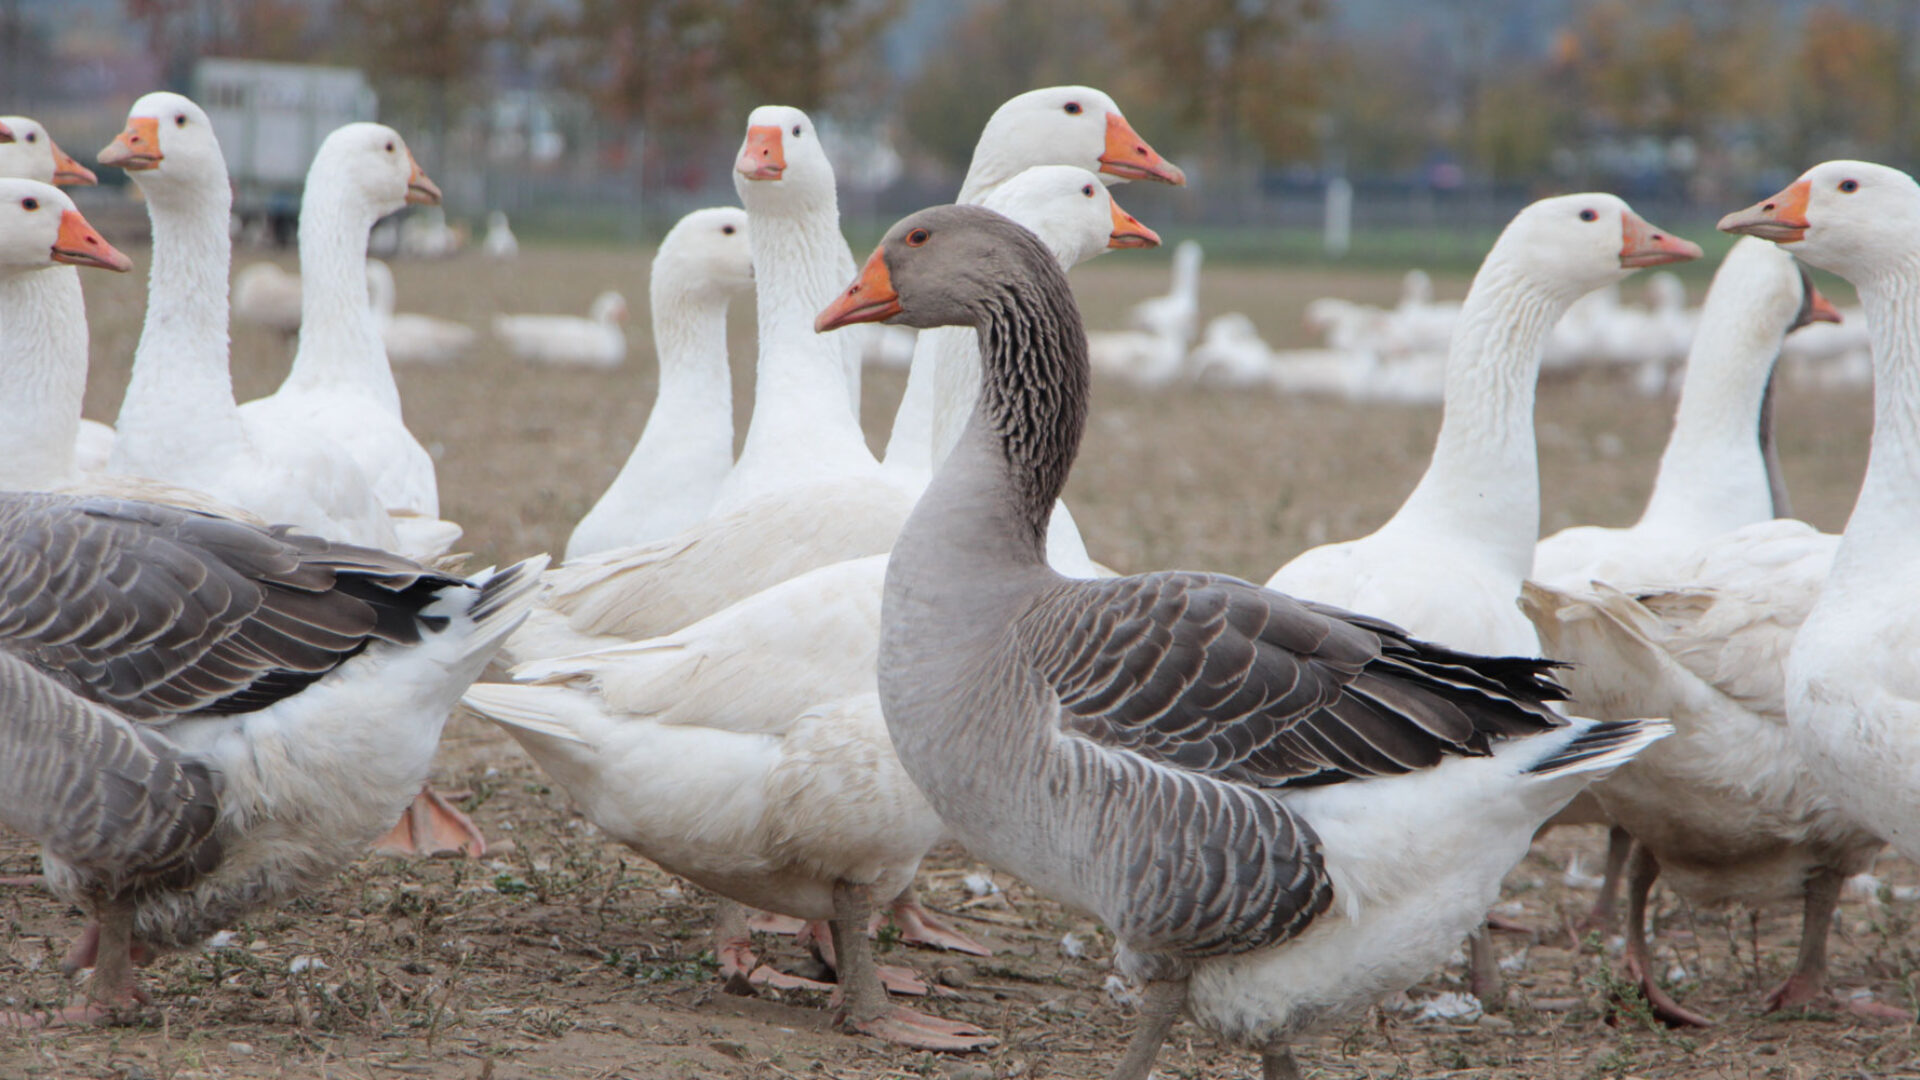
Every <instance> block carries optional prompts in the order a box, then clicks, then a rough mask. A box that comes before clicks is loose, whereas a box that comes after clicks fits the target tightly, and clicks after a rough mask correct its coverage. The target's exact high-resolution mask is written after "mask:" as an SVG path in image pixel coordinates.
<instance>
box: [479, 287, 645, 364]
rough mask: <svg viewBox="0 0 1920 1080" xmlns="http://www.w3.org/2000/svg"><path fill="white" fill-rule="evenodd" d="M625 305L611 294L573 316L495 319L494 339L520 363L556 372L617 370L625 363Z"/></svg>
mask: <svg viewBox="0 0 1920 1080" xmlns="http://www.w3.org/2000/svg"><path fill="white" fill-rule="evenodd" d="M626 321H627V302H626V300H625V299H624V298H623V297H622V296H621V295H620V294H619V293H617V292H613V291H611V290H609V291H607V292H603V293H601V294H600V295H599V296H596V297H594V300H593V305H592V307H591V308H589V309H588V311H587V315H586V317H585V318H581V317H580V316H578V315H495V316H494V317H493V336H495V337H497V338H499V339H500V340H501V341H502V342H504V343H505V344H506V346H507V351H509V352H511V353H513V355H514V356H516V357H518V358H519V359H521V360H526V361H530V362H532V363H536V364H552V365H554V366H557V367H589V368H616V367H619V366H620V365H621V364H623V363H625V362H626V359H627V333H626V331H625V330H622V329H621V328H620V326H621V324H622V323H624V322H626Z"/></svg>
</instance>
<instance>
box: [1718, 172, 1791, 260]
mask: <svg viewBox="0 0 1920 1080" xmlns="http://www.w3.org/2000/svg"><path fill="white" fill-rule="evenodd" d="M1812 197H1813V181H1811V180H1795V181H1794V182H1793V183H1791V184H1788V185H1787V190H1785V191H1783V192H1781V193H1780V194H1778V195H1775V196H1774V197H1773V198H1771V199H1767V200H1764V201H1762V202H1758V203H1755V204H1753V205H1752V206H1749V207H1747V208H1746V209H1745V210H1736V211H1734V212H1733V213H1731V214H1728V215H1727V216H1726V217H1723V218H1721V219H1720V231H1721V232H1730V233H1740V234H1742V235H1745V236H1757V237H1759V238H1760V239H1762V240H1771V241H1773V242H1774V243H1776V244H1791V243H1793V242H1794V241H1796V240H1805V239H1806V238H1807V200H1808V199H1811V198H1812Z"/></svg>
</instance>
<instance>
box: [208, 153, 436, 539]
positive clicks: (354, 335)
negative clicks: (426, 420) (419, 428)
mask: <svg viewBox="0 0 1920 1080" xmlns="http://www.w3.org/2000/svg"><path fill="white" fill-rule="evenodd" d="M439 201H440V190H439V189H438V188H436V187H435V186H434V184H433V181H432V180H429V179H428V178H427V174H426V173H425V172H423V171H421V169H420V166H419V165H418V164H416V163H415V162H414V160H413V155H412V154H411V153H409V152H408V151H407V144H406V142H405V140H403V139H401V137H400V134H399V133H398V132H396V131H394V130H393V129H392V128H390V127H386V126H384V125H381V124H368V123H356V124H348V125H346V126H345V127H342V128H340V129H338V130H336V131H334V132H333V133H332V134H330V135H328V136H327V138H326V140H325V141H324V142H322V143H321V144H320V149H319V151H318V152H317V153H316V154H315V155H314V159H313V165H312V167H311V168H310V169H308V171H307V182H306V188H305V192H304V194H303V196H302V198H301V209H300V282H301V297H300V311H301V316H300V326H301V333H300V347H299V350H298V351H297V352H295V354H294V357H293V367H292V369H291V370H290V371H289V372H288V373H287V378H286V381H285V382H283V383H281V385H280V389H279V391H278V392H276V393H274V394H272V395H271V396H268V397H264V398H260V399H258V400H255V401H249V402H247V403H246V404H245V405H243V406H241V408H240V411H241V414H242V415H243V416H244V417H245V418H246V419H247V421H248V422H249V423H250V424H257V425H261V426H269V427H272V426H284V427H299V428H306V429H317V430H320V431H323V432H328V433H330V434H331V435H332V436H333V437H334V438H335V439H337V440H338V441H339V442H340V444H341V445H342V446H344V447H346V449H347V450H348V451H350V452H351V453H352V455H353V459H354V460H355V461H356V462H358V463H359V466H360V468H361V470H362V471H363V472H365V473H366V475H367V476H368V477H369V478H370V479H371V480H372V482H373V491H374V494H375V496H376V497H377V498H378V499H379V500H380V502H381V504H382V505H383V506H385V507H386V508H387V510H388V511H389V512H391V513H393V514H395V515H396V517H395V528H396V530H397V532H398V533H399V536H400V550H402V551H405V552H408V553H410V554H418V555H423V556H426V555H436V554H440V553H442V552H445V551H447V550H449V549H450V548H451V547H452V545H453V543H454V542H455V541H456V540H458V539H459V536H460V533H459V527H458V526H456V525H454V524H453V523H451V522H447V521H441V520H439V517H440V493H439V487H438V485H437V482H436V480H435V478H434V466H433V457H432V456H431V455H429V454H428V453H427V450H426V448H425V447H424V446H422V445H420V440H418V439H416V438H414V436H413V433H412V432H410V431H408V430H407V425H406V421H405V420H404V419H403V418H402V417H401V413H400V391H399V388H398V387H396V386H395V385H394V381H393V368H392V366H391V365H390V364H389V363H388V362H387V350H386V346H385V345H384V344H383V343H382V342H381V340H380V327H379V324H378V322H377V321H376V320H375V318H374V314H373V310H372V309H371V308H370V307H368V305H367V258H366V253H367V231H368V229H370V228H371V227H372V226H373V223H374V222H375V221H376V220H378V219H379V218H381V217H383V216H385V215H387V214H390V213H392V212H394V211H395V210H398V209H400V208H401V207H402V206H404V205H407V204H413V203H429V204H437V203H438V202H439Z"/></svg>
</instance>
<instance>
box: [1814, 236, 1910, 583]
mask: <svg viewBox="0 0 1920 1080" xmlns="http://www.w3.org/2000/svg"><path fill="white" fill-rule="evenodd" d="M1855 284H1856V285H1858V286H1859V289H1860V299H1861V302H1862V304H1863V306H1865V308H1866V315H1867V326H1868V328H1869V329H1870V331H1871V332H1872V336H1873V444H1872V447H1871V449H1870V450H1869V451H1868V453H1867V475H1866V479H1865V480H1863V481H1862V482H1861V484H1860V498H1859V499H1858V500H1857V501H1856V502H1855V503H1854V504H1853V516H1852V517H1850V518H1848V519H1847V533H1846V537H1845V539H1843V540H1842V541H1841V542H1840V551H1839V554H1837V555H1836V556H1835V557H1834V564H1833V573H1832V575H1831V576H1830V577H1829V578H1828V582H1827V588H1828V589H1830V590H1831V589H1834V588H1836V587H1843V588H1869V589H1870V588H1875V587H1876V582H1878V583H1881V584H1880V586H1878V587H1884V582H1885V581H1887V580H1890V579H1899V578H1910V577H1911V572H1912V571H1911V568H1912V566H1913V559H1914V556H1915V554H1916V548H1920V302H1917V301H1916V299H1915V298H1916V296H1917V295H1920V293H1917V292H1916V290H1920V257H1916V258H1913V259H1911V260H1909V261H1907V262H1905V263H1904V264H1903V265H1901V266H1898V267H1895V268H1893V269H1891V270H1889V271H1886V272H1884V273H1881V274H1879V275H1877V276H1875V277H1873V278H1870V279H1863V280H1860V281H1856V282H1855Z"/></svg>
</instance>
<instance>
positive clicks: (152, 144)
mask: <svg viewBox="0 0 1920 1080" xmlns="http://www.w3.org/2000/svg"><path fill="white" fill-rule="evenodd" d="M95 160H97V161H99V162H100V164H102V165H111V166H113V167H114V168H116V169H125V170H127V171H128V172H139V171H140V170H142V169H152V168H157V167H158V166H159V164H160V162H162V161H164V160H165V156H164V155H163V154H161V153H160V121H159V120H156V119H154V118H153V117H151V116H131V117H128V118H127V129H126V130H125V131H122V132H121V133H120V134H118V135H115V136H114V137H113V141H112V142H110V143H108V144H107V148H106V149H105V150H102V151H100V153H99V154H98V155H96V157H95Z"/></svg>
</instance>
